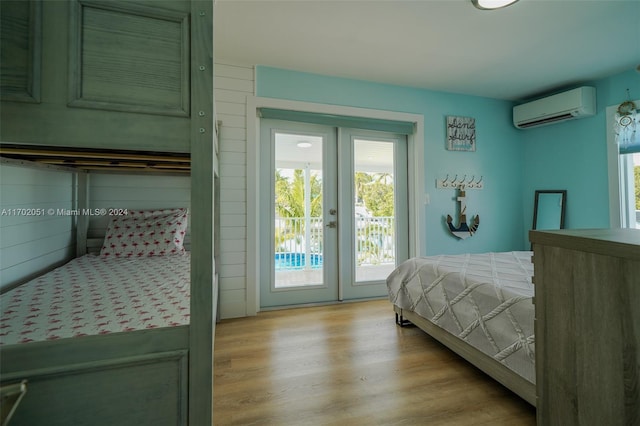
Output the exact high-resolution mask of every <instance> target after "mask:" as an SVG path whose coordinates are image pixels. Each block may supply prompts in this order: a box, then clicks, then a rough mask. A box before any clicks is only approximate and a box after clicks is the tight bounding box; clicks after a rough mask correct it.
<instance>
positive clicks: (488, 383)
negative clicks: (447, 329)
mask: <svg viewBox="0 0 640 426" xmlns="http://www.w3.org/2000/svg"><path fill="white" fill-rule="evenodd" d="M214 372H215V379H214V423H215V424H216V425H221V426H222V425H296V426H297V425H342V424H349V425H426V424H428V425H430V426H433V425H456V426H460V425H509V426H516V425H535V408H533V407H532V406H530V405H529V404H527V403H526V402H525V401H523V400H521V399H520V398H519V397H517V396H515V395H514V394H512V393H511V392H510V391H508V390H507V389H506V388H504V387H502V386H501V385H500V384H498V383H497V382H495V381H493V380H492V379H491V378H489V377H488V376H486V375H485V374H484V373H482V372H480V371H479V370H477V369H475V368H474V367H472V366H471V365H470V364H468V363H467V362H466V361H464V360H463V359H462V358H460V357H458V356H457V355H455V354H454V353H453V352H451V351H449V350H448V349H447V348H445V347H444V346H442V345H440V344H439V343H438V342H436V341H435V340H433V339H432V338H431V337H429V336H428V335H427V334H425V333H424V332H423V331H421V330H420V329H418V328H416V327H405V328H400V327H398V326H396V324H395V321H394V314H393V309H392V306H391V304H390V303H389V302H388V301H387V300H377V301H368V302H358V303H345V304H339V305H330V306H322V307H311V308H300V309H289V310H281V311H273V312H266V313H261V314H259V315H258V316H257V317H250V318H240V319H235V320H225V321H222V322H220V323H219V324H218V325H217V326H216V336H215V354H214Z"/></svg>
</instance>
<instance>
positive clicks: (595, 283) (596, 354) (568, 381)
mask: <svg viewBox="0 0 640 426" xmlns="http://www.w3.org/2000/svg"><path fill="white" fill-rule="evenodd" d="M530 239H531V242H532V243H533V252H534V256H533V263H534V278H533V281H534V284H535V306H536V320H535V334H536V382H537V384H536V393H537V410H538V412H537V418H538V425H539V426H540V425H545V426H547V425H562V426H571V425H580V426H589V425H598V426H601V425H607V426H614V425H625V426H626V425H629V426H631V425H640V230H636V229H586V230H561V231H531V233H530Z"/></svg>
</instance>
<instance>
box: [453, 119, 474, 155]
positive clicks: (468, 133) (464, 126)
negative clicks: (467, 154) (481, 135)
mask: <svg viewBox="0 0 640 426" xmlns="http://www.w3.org/2000/svg"><path fill="white" fill-rule="evenodd" d="M447 149H448V150H449V151H475V150H476V119H475V118H472V117H457V116H453V115H449V116H447Z"/></svg>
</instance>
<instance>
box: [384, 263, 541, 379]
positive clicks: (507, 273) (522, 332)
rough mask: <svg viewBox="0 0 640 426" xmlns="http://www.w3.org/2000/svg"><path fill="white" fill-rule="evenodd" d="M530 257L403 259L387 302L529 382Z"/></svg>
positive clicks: (532, 376) (531, 351) (532, 356)
mask: <svg viewBox="0 0 640 426" xmlns="http://www.w3.org/2000/svg"><path fill="white" fill-rule="evenodd" d="M531 255H532V253H531V252H507V253H484V254H462V255H441V256H431V257H418V258H413V259H409V260H407V261H406V262H404V263H402V264H401V265H400V266H398V268H396V269H395V270H394V271H393V272H392V273H391V274H390V275H389V277H388V279H387V287H388V290H389V298H390V300H391V302H392V303H393V304H395V305H396V306H398V307H399V308H402V309H404V310H409V311H413V312H415V313H417V314H418V315H420V316H421V317H423V318H426V319H428V320H429V321H431V322H433V323H434V324H436V325H438V326H440V327H441V328H443V329H445V330H446V331H447V332H449V333H451V334H453V335H455V336H457V337H458V338H460V339H462V340H463V341H465V342H467V343H469V344H470V345H472V346H474V347H475V348H477V349H479V350H480V351H482V352H484V353H485V354H487V355H488V356H490V357H493V358H494V359H495V360H497V361H499V362H501V363H502V364H504V365H506V366H507V367H508V368H509V369H511V370H513V371H514V372H516V373H517V374H519V375H520V376H522V377H524V378H525V379H527V380H528V381H529V382H532V383H534V382H535V367H534V359H535V347H534V340H535V339H534V328H533V319H534V305H533V302H532V298H533V294H534V287H533V284H532V280H531V277H532V275H533V264H532V262H531Z"/></svg>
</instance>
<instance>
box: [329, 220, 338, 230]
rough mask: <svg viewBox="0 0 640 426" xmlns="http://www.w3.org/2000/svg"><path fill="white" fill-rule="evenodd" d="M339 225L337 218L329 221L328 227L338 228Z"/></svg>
mask: <svg viewBox="0 0 640 426" xmlns="http://www.w3.org/2000/svg"><path fill="white" fill-rule="evenodd" d="M337 227H338V223H337V222H336V221H335V220H332V221H331V222H329V223H327V228H337Z"/></svg>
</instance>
